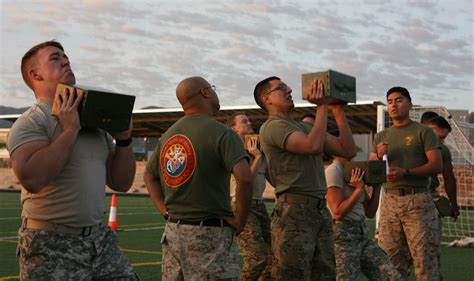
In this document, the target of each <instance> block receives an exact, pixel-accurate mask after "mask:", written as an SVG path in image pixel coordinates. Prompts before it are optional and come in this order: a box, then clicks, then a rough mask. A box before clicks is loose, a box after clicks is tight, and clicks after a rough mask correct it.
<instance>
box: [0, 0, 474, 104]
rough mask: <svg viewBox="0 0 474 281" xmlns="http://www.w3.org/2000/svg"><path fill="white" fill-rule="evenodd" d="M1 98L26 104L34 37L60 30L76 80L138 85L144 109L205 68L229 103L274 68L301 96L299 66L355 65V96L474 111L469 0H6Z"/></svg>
mask: <svg viewBox="0 0 474 281" xmlns="http://www.w3.org/2000/svg"><path fill="white" fill-rule="evenodd" d="M0 13H1V14H0V19H1V37H0V41H1V45H0V51H1V61H0V105H4V106H13V107H22V106H29V105H30V104H31V103H32V102H33V101H34V97H33V94H32V93H31V91H30V90H29V89H28V88H27V87H26V85H24V83H23V81H22V79H21V75H20V71H19V68H20V60H21V57H22V56H23V54H24V53H25V52H26V51H27V50H28V49H29V48H30V47H31V46H33V45H35V44H37V43H39V42H42V41H46V40H50V39H53V38H54V39H56V40H58V41H60V42H61V43H62V44H63V46H64V47H65V48H66V52H67V54H68V55H69V57H70V59H71V65H72V68H73V70H74V72H75V74H76V78H77V83H78V84H81V85H92V86H97V87H101V88H106V89H110V90H113V91H117V92H120V93H124V94H133V95H136V96H137V99H136V104H135V109H139V108H142V107H145V106H150V105H154V106H161V107H177V106H179V104H178V102H177V100H176V98H175V87H176V85H177V83H178V82H179V81H180V80H182V79H183V78H185V77H188V76H194V75H200V76H203V77H205V78H206V79H208V81H210V82H211V84H215V85H216V86H217V90H218V94H219V96H220V99H221V105H253V104H254V101H253V98H252V91H253V87H254V85H255V84H256V83H257V82H258V81H260V80H261V79H263V78H265V77H267V76H271V75H277V76H280V77H281V78H282V79H283V80H284V81H286V82H287V83H288V84H289V85H291V86H292V88H293V92H294V99H295V100H296V101H300V100H301V74H302V73H308V72H317V71H323V70H327V69H334V70H337V71H340V72H343V73H347V74H350V75H352V76H355V77H356V79H357V95H358V100H381V101H384V100H385V93H386V91H387V89H388V88H390V87H391V86H394V85H402V86H405V87H407V88H408V89H409V90H410V92H411V94H412V97H413V101H414V103H415V104H418V105H442V106H446V107H447V108H450V109H468V110H470V111H474V97H473V96H474V81H473V80H474V63H473V50H474V48H473V26H474V25H473V22H474V21H473V2H472V0H456V1H443V0H427V1H425V0H422V1H415V0H410V1H408V0H407V1H405V0H388V1H387V0H383V1H378V0H367V1H353V0H348V1H343V0H332V1H326V0H325V1H315V0H313V1H294V2H289V1H246V0H237V1H228V0H227V1H197V0H194V1H145V0H124V1H115V0H84V1H79V0H74V1H72V0H71V1H27V0H0Z"/></svg>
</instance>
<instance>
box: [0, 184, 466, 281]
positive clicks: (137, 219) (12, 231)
mask: <svg viewBox="0 0 474 281" xmlns="http://www.w3.org/2000/svg"><path fill="white" fill-rule="evenodd" d="M106 200H107V203H108V204H110V196H107V198H106ZM267 208H268V210H269V212H271V208H272V204H271V203H269V204H267ZM117 210H118V220H119V228H120V229H121V231H119V232H118V238H119V244H120V247H121V248H122V250H123V251H124V252H125V254H126V255H127V256H128V258H129V260H130V262H131V263H132V265H133V266H134V267H135V270H136V271H137V273H138V274H139V276H140V278H141V280H161V270H160V266H161V245H160V243H159V242H160V238H161V234H162V233H163V228H164V225H165V221H164V219H163V218H162V216H160V215H159V214H158V212H157V211H156V208H155V207H154V205H153V203H152V202H151V200H150V198H149V197H147V196H130V195H119V196H117ZM20 213H21V206H20V194H19V193H18V192H0V263H1V266H0V280H18V262H17V259H16V256H15V251H16V240H17V231H18V228H19V225H20ZM107 218H108V217H107V216H106V217H105V218H104V219H107ZM367 223H368V224H369V227H370V228H371V231H372V233H373V228H374V220H368V221H367ZM442 259H443V275H444V278H445V279H444V280H456V281H458V280H473V279H474V266H473V265H474V263H473V261H474V249H472V248H470V249H465V248H448V247H446V246H443V248H442ZM412 275H413V274H412ZM411 277H412V278H411V280H414V278H413V276H411Z"/></svg>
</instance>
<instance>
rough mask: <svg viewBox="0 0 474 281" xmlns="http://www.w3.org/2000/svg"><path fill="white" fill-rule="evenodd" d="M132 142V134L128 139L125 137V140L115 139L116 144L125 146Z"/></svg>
mask: <svg viewBox="0 0 474 281" xmlns="http://www.w3.org/2000/svg"><path fill="white" fill-rule="evenodd" d="M131 143H132V137H131V136H130V137H129V138H128V139H125V140H119V139H115V145H116V146H122V147H125V146H129V145H130V144H131Z"/></svg>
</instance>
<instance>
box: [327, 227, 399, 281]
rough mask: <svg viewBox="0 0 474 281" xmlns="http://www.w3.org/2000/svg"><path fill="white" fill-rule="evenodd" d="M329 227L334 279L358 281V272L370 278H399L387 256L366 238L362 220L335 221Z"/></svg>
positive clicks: (366, 231)
mask: <svg viewBox="0 0 474 281" xmlns="http://www.w3.org/2000/svg"><path fill="white" fill-rule="evenodd" d="M333 229H334V254H335V255H336V280H338V281H345V280H350V281H352V280H360V276H361V273H363V274H364V275H365V276H366V277H367V278H369V280H374V281H378V280H390V281H392V280H393V281H398V280H400V278H401V276H400V273H399V272H398V270H397V269H396V268H395V266H393V264H392V263H391V262H390V260H389V258H388V257H387V255H385V253H384V252H383V251H382V249H380V247H379V246H377V244H375V243H374V241H372V240H370V239H369V234H368V228H367V225H366V224H365V222H364V220H361V221H349V220H348V221H345V220H344V221H338V222H335V223H334V225H333Z"/></svg>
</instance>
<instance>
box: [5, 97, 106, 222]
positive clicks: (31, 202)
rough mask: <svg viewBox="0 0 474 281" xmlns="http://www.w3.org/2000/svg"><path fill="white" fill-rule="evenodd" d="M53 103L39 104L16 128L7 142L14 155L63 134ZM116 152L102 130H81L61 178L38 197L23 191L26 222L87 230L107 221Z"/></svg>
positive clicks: (23, 115) (15, 124)
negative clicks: (109, 167) (110, 164)
mask: <svg viewBox="0 0 474 281" xmlns="http://www.w3.org/2000/svg"><path fill="white" fill-rule="evenodd" d="M51 108H52V103H51V102H50V101H47V100H37V101H36V103H35V104H34V105H33V106H32V107H31V108H30V109H28V110H27V111H26V112H25V113H23V114H22V115H21V116H20V118H18V120H17V121H16V122H15V123H14V124H13V126H12V128H11V130H10V132H9V135H8V140H7V148H8V151H9V152H10V154H13V153H15V150H16V149H17V148H18V147H20V146H21V145H23V144H26V143H29V142H32V141H48V142H52V141H53V140H54V139H55V138H56V137H57V135H58V134H59V133H60V132H61V131H62V128H61V126H60V124H59V121H58V119H57V118H56V117H54V116H52V115H51ZM113 149H114V146H113V143H112V137H111V136H110V135H109V134H108V133H106V132H105V131H104V130H101V129H81V130H80V131H79V134H78V136H77V139H76V142H75V143H74V148H73V150H72V152H71V154H70V156H69V158H68V160H67V162H66V164H65V165H64V167H63V169H62V170H61V172H60V173H59V175H58V176H57V177H56V178H55V179H54V180H53V181H52V182H50V183H49V184H48V185H47V186H45V187H44V188H43V189H42V190H41V191H40V192H38V193H30V192H28V191H27V190H25V189H24V188H22V190H21V202H22V205H23V210H22V214H21V216H22V217H24V218H30V219H37V220H45V221H50V222H54V223H58V224H64V225H68V226H71V227H84V226H91V225H95V224H98V223H100V222H101V221H103V219H104V214H105V212H106V206H105V184H106V162H107V158H108V156H109V153H110V151H111V150H113Z"/></svg>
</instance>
